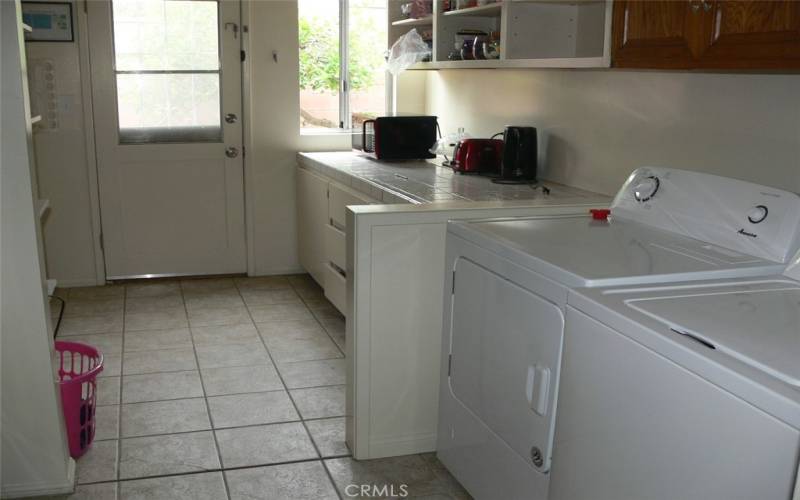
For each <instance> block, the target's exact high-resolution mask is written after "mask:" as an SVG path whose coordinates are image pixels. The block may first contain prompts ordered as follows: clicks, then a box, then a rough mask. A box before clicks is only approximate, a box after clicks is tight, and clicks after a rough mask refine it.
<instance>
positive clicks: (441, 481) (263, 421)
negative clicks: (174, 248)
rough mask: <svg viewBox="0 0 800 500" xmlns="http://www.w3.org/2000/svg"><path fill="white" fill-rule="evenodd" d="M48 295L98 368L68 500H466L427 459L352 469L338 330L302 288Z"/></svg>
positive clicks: (211, 285)
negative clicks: (384, 496) (91, 432)
mask: <svg viewBox="0 0 800 500" xmlns="http://www.w3.org/2000/svg"><path fill="white" fill-rule="evenodd" d="M57 295H58V296H60V297H61V298H63V299H64V300H65V303H66V306H65V309H64V315H63V319H62V322H61V326H60V329H59V334H58V336H59V338H61V339H65V340H77V341H83V342H87V343H90V344H92V345H95V346H97V347H98V348H100V349H101V350H102V351H103V353H104V356H105V370H104V371H103V373H102V376H101V378H100V379H99V382H98V408H97V435H96V438H95V443H94V445H93V447H92V449H91V450H90V451H89V452H88V453H87V454H86V455H85V456H83V457H82V458H81V459H80V460H79V461H78V483H79V484H78V488H77V491H76V493H75V494H74V495H72V496H70V497H68V498H70V499H73V500H74V499H123V500H128V499H159V500H160V499H183V498H192V499H210V500H217V499H232V500H236V499H245V498H247V499H253V498H263V499H270V500H273V499H297V500H302V499H327V498H333V499H335V498H380V497H379V496H372V497H350V496H348V495H347V493H346V492H345V488H346V486H347V485H349V484H357V485H359V484H374V485H376V486H379V487H380V486H382V485H390V486H391V485H394V487H395V491H400V489H399V486H400V485H401V484H405V485H407V487H408V491H409V496H410V497H412V498H426V499H447V498H457V499H467V498H469V495H468V494H467V493H466V492H465V491H464V490H463V489H462V488H461V487H460V485H458V483H457V482H456V481H455V480H454V479H453V478H452V476H450V474H449V473H448V472H447V471H446V470H445V469H444V467H443V466H442V465H441V463H439V462H438V460H436V458H435V456H434V455H433V454H425V455H412V456H406V457H397V458H389V459H380V460H370V461H355V460H353V459H352V458H351V457H350V453H349V451H348V449H347V447H346V445H345V443H344V418H343V415H344V383H345V368H344V355H343V352H344V318H343V317H342V316H341V315H340V314H339V313H338V311H336V310H335V309H334V308H333V306H332V305H331V304H330V303H329V302H328V301H327V300H325V297H324V296H323V294H322V291H321V289H320V288H319V287H318V286H317V285H316V284H315V283H314V282H313V281H312V280H311V279H310V278H309V277H308V276H305V275H297V276H278V277H263V278H206V279H186V280H171V281H168V280H159V281H148V282H130V283H126V284H117V285H109V286H104V287H89V288H72V289H65V290H58V293H57ZM54 304H55V302H54ZM348 491H352V489H351V490H348Z"/></svg>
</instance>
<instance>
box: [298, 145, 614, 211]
mask: <svg viewBox="0 0 800 500" xmlns="http://www.w3.org/2000/svg"><path fill="white" fill-rule="evenodd" d="M297 161H298V163H299V164H300V165H301V166H302V167H304V168H306V169H308V170H311V171H313V172H317V173H319V174H322V175H324V176H326V177H329V178H331V179H334V180H336V181H337V182H340V183H342V184H344V185H346V186H349V187H351V188H353V189H355V190H356V191H359V192H361V193H363V194H365V195H367V196H369V197H371V198H374V199H376V200H381V201H383V202H384V203H412V204H415V205H418V204H426V203H435V202H452V201H476V202H490V201H522V200H536V199H543V198H570V199H574V200H575V201H576V202H578V203H579V202H580V200H581V199H587V201H588V199H589V198H598V197H602V196H603V195H599V194H597V193H593V192H590V191H585V190H583V189H578V188H573V187H570V186H565V185H563V184H558V183H555V182H549V181H543V182H541V183H540V185H541V186H545V187H547V188H548V189H549V190H550V193H549V194H544V192H543V191H542V189H541V188H540V187H538V186H533V185H530V184H495V183H493V182H492V181H491V179H489V178H488V177H485V176H478V175H474V174H466V175H465V174H459V173H456V172H454V171H453V170H452V169H450V168H446V167H442V166H440V165H438V164H436V163H434V162H433V161H425V160H412V161H402V162H385V161H378V160H375V159H373V158H371V157H369V156H367V155H365V154H362V153H357V152H352V151H338V152H320V153H298V154H297Z"/></svg>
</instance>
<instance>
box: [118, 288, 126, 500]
mask: <svg viewBox="0 0 800 500" xmlns="http://www.w3.org/2000/svg"><path fill="white" fill-rule="evenodd" d="M127 302H128V285H123V288H122V340H121V341H120V353H119V411H118V412H117V464H116V465H117V484H116V490H117V496H119V476H120V471H121V469H122V439H121V438H122V398H123V392H122V391H123V388H122V387H123V385H124V384H123V383H122V382H123V378H122V377H123V375H122V373H123V371H124V370H125V316H126V314H127V312H126V309H127V308H126V305H127Z"/></svg>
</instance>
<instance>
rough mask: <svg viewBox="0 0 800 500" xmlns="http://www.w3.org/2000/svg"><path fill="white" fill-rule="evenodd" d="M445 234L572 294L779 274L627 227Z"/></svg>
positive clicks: (499, 227)
mask: <svg viewBox="0 0 800 500" xmlns="http://www.w3.org/2000/svg"><path fill="white" fill-rule="evenodd" d="M450 230H451V232H453V233H455V234H458V235H459V236H461V237H463V238H465V239H471V240H474V241H479V243H480V244H482V245H483V246H486V247H487V248H491V249H492V250H494V251H495V252H497V253H498V254H500V255H502V256H504V257H506V258H509V259H512V260H515V261H518V262H520V263H521V264H523V265H526V266H527V267H529V268H531V269H534V270H536V271H537V272H541V273H542V274H544V275H546V276H548V277H550V278H552V279H555V280H557V281H559V282H561V283H564V284H566V285H568V286H576V287H578V286H606V285H613V284H623V283H631V284H632V283H648V282H665V281H681V280H686V279H692V278H693V277H694V276H704V277H706V276H707V277H720V278H724V277H733V276H742V275H745V276H748V275H763V274H777V273H779V272H781V271H782V270H783V268H784V265H783V264H780V263H778V262H772V261H766V260H763V259H759V258H757V257H753V256H750V255H745V254H741V253H738V252H734V251H731V250H728V249H726V248H722V247H719V246H716V245H712V244H709V243H706V242H703V241H700V240H695V239H692V238H688V237H684V236H681V235H679V234H675V233H669V232H666V231H662V230H660V229H655V228H650V227H647V226H644V225H642V224H638V223H635V222H631V221H627V220H626V221H618V220H612V221H607V222H606V221H596V220H593V219H591V218H590V217H582V216H568V217H558V218H552V217H551V218H545V217H539V218H516V219H507V220H494V221H485V222H470V223H463V222H451V223H450Z"/></svg>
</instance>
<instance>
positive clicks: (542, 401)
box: [525, 364, 550, 417]
mask: <svg viewBox="0 0 800 500" xmlns="http://www.w3.org/2000/svg"><path fill="white" fill-rule="evenodd" d="M525 389H526V392H527V394H526V396H527V398H528V402H529V403H530V405H531V410H533V411H534V413H536V414H537V415H539V416H542V417H544V416H545V415H547V403H548V399H549V398H548V396H549V395H550V368H547V367H546V366H541V365H538V364H537V365H534V366H529V367H528V380H527V381H526V383H525Z"/></svg>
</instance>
